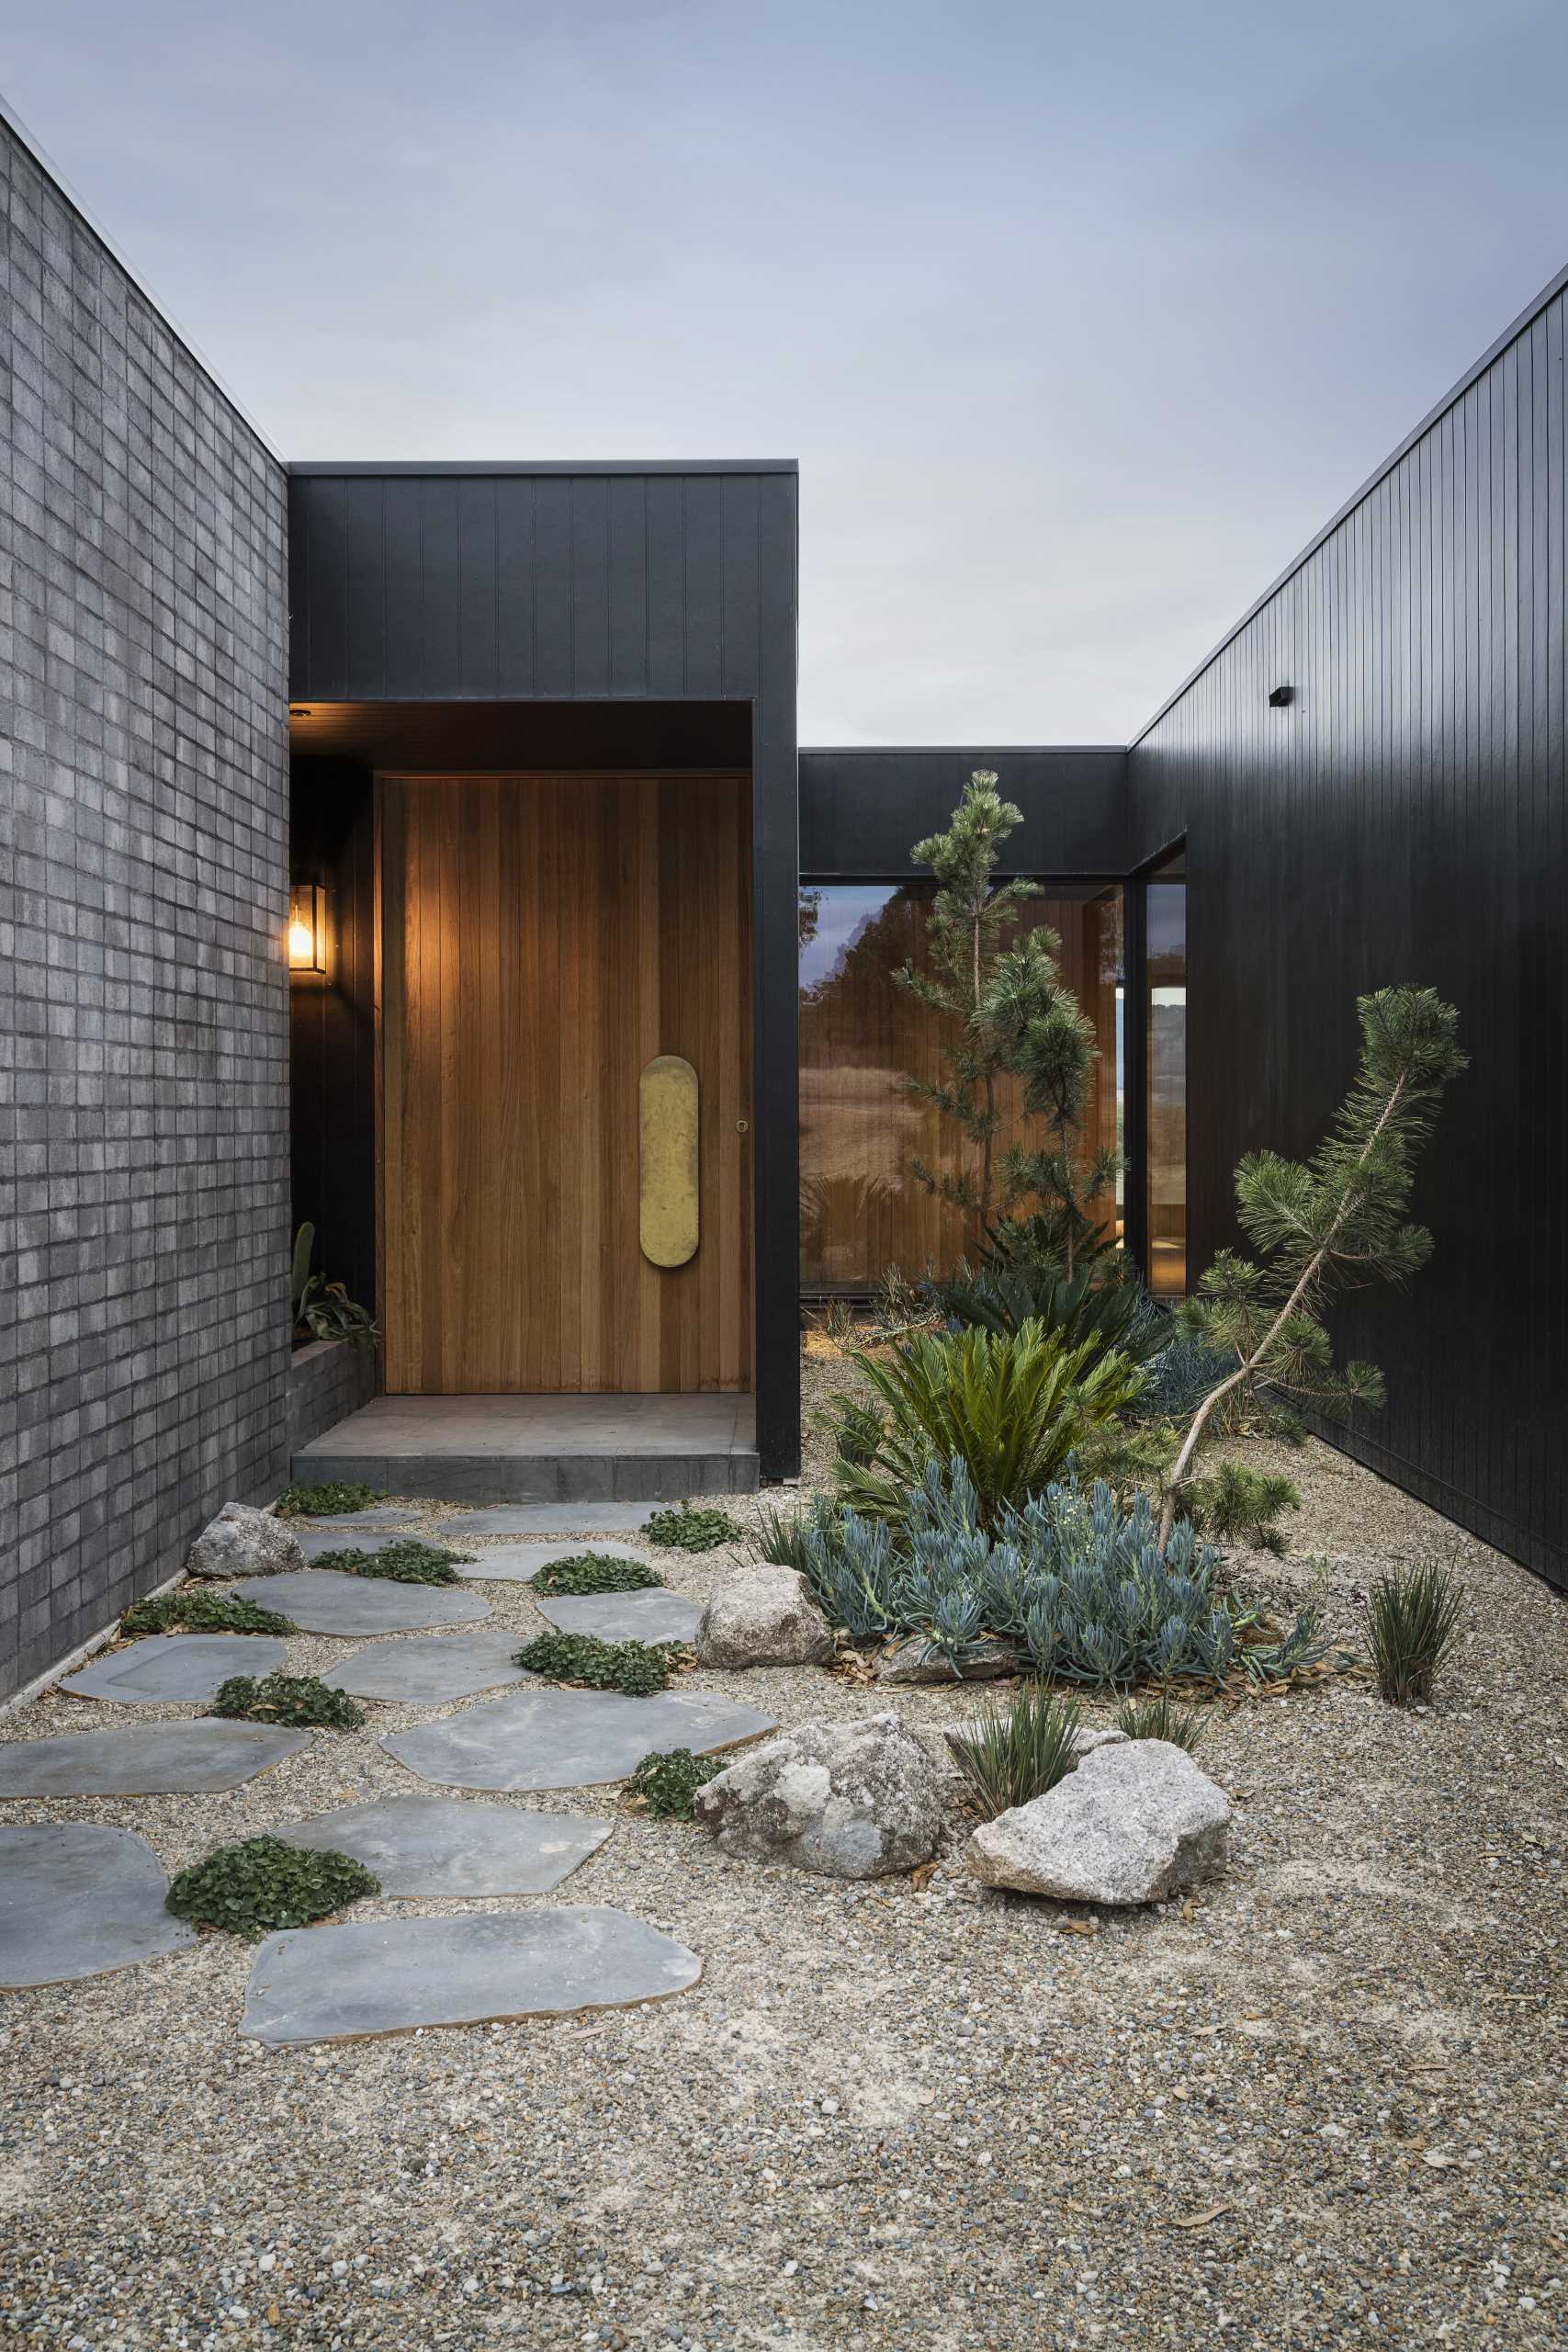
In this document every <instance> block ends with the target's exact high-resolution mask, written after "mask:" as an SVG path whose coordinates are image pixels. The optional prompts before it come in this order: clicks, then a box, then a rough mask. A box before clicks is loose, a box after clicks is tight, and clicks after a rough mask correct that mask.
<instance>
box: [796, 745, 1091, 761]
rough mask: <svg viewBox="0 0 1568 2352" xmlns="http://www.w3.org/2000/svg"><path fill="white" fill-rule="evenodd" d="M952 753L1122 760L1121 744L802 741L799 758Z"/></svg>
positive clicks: (940, 756) (939, 756)
mask: <svg viewBox="0 0 1568 2352" xmlns="http://www.w3.org/2000/svg"><path fill="white" fill-rule="evenodd" d="M950 752H985V753H986V754H987V757H991V756H993V755H994V756H995V757H996V758H997V759H998V760H1021V759H1038V758H1039V757H1040V756H1041V754H1042V753H1043V752H1047V753H1052V754H1055V753H1057V752H1075V753H1077V752H1094V753H1095V754H1096V755H1097V756H1099V757H1100V758H1105V759H1118V760H1120V759H1123V758H1125V756H1126V752H1127V746H1126V744H1125V743H802V745H801V746H800V751H799V757H800V758H801V759H803V760H807V759H833V760H846V759H852V758H854V757H856V756H857V755H859V754H864V755H865V756H867V757H869V758H872V759H926V758H936V759H945V758H946V757H947V756H948V754H949V753H950Z"/></svg>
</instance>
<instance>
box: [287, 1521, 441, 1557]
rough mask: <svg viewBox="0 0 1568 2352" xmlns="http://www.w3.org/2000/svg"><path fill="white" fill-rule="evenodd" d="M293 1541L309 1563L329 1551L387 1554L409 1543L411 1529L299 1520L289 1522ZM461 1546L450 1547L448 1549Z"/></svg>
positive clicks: (346, 1522)
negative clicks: (308, 1523)
mask: <svg viewBox="0 0 1568 2352" xmlns="http://www.w3.org/2000/svg"><path fill="white" fill-rule="evenodd" d="M289 1526H290V1528H291V1529H292V1531H293V1534H294V1541H295V1542H296V1543H297V1544H299V1549H300V1550H301V1552H303V1553H304V1555H305V1557H306V1558H307V1559H308V1560H319V1559H321V1556H322V1555H323V1554H324V1553H328V1552H384V1551H385V1550H386V1549H387V1546H388V1545H389V1544H406V1543H407V1542H408V1540H409V1537H410V1535H411V1534H412V1532H413V1531H412V1529H411V1528H408V1527H400V1528H389V1529H388V1530H387V1531H386V1532H381V1531H380V1530H378V1529H372V1528H367V1527H355V1526H354V1525H352V1524H351V1523H350V1521H347V1520H345V1519H339V1520H334V1521H333V1524H332V1525H331V1526H330V1527H301V1526H300V1524H299V1521H298V1520H290V1521H289ZM458 1548H459V1547H458V1546H457V1544H448V1545H447V1546H446V1549H447V1550H448V1551H451V1552H455V1551H457V1549H458Z"/></svg>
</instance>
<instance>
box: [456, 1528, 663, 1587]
mask: <svg viewBox="0 0 1568 2352" xmlns="http://www.w3.org/2000/svg"><path fill="white" fill-rule="evenodd" d="M463 1548H464V1547H463V1546H462V1545H461V1544H453V1546H452V1549H453V1550H454V1551H460V1550H462V1549H463ZM584 1552H605V1553H608V1555H609V1556H610V1558H611V1559H612V1560H640V1559H641V1557H642V1555H641V1553H640V1552H634V1551H633V1549H632V1547H631V1545H630V1544H585V1543H584V1542H583V1541H582V1539H581V1536H579V1537H578V1538H577V1540H576V1541H575V1542H574V1543H570V1544H495V1545H493V1546H492V1548H491V1550H490V1551H488V1552H486V1551H482V1550H478V1551H476V1552H475V1553H474V1564H473V1566H472V1567H468V1568H465V1569H464V1570H463V1575H464V1577H465V1579H466V1580H467V1581H468V1583H470V1584H495V1583H504V1584H531V1583H532V1582H533V1580H534V1578H535V1577H536V1576H537V1575H538V1573H539V1570H540V1569H541V1568H547V1567H548V1566H549V1565H550V1563H551V1561H552V1560H575V1559H577V1558H578V1557H579V1556H580V1555H581V1554H582V1553H584Z"/></svg>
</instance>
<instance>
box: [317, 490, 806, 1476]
mask: <svg viewBox="0 0 1568 2352" xmlns="http://www.w3.org/2000/svg"><path fill="white" fill-rule="evenodd" d="M796 492H797V482H796V477H795V467H794V466H793V464H772V463H769V464H748V463H744V462H739V461H737V462H736V463H734V464H720V465H713V466H681V465H671V464H666V465H649V466H630V465H628V466H613V465H587V466H581V467H571V466H562V465H557V466H543V465H541V466H502V465H497V466H485V465H471V466H457V467H449V468H441V467H409V466H379V467H378V466H299V467H294V468H292V469H290V532H291V537H290V583H291V599H290V601H291V613H292V647H291V662H290V673H289V674H290V695H291V698H292V699H293V700H295V701H297V702H300V703H318V702H319V703H333V704H336V703H393V702H418V703H426V704H428V703H440V702H450V703H452V704H454V705H465V706H469V705H473V704H475V703H486V702H489V703H497V704H499V703H511V704H518V703H525V702H530V701H538V702H544V703H562V702H568V703H581V704H584V705H587V704H600V705H603V704H604V703H619V702H625V703H627V704H631V705H635V704H637V703H639V702H640V703H648V704H669V703H680V702H685V701H692V702H710V703H711V702H743V703H746V704H748V705H749V706H750V719H751V788H752V844H753V919H754V926H755V929H754V953H755V972H754V1004H753V1109H754V1114H755V1129H756V1151H755V1158H754V1167H755V1201H754V1214H755V1242H754V1248H755V1264H756V1310H757V1326H756V1329H757V1433H758V1448H759V1453H760V1454H761V1469H762V1475H763V1476H764V1477H781V1476H791V1475H793V1474H794V1473H795V1471H796V1470H797V1469H798V1466H799V1458H800V1402H799V1378H798V1322H799V1317H798V1306H797V1299H796V1263H797V1234H798V1222H799V1206H798V1172H797V1169H798V1152H797V1148H796V1134H795V1088H796V1060H797V1050H796V1018H795V942H796V914H795V901H796V891H797V880H798V875H799V863H798V848H799V840H798V819H797V792H796V772H795V661H796V650H795V646H796V532H797V496H796Z"/></svg>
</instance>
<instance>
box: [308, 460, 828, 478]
mask: <svg viewBox="0 0 1568 2352" xmlns="http://www.w3.org/2000/svg"><path fill="white" fill-rule="evenodd" d="M799 471H800V460H799V458H647V459H642V460H638V459H637V458H575V459H574V458H535V459H533V460H529V459H526V458H442V459H439V460H435V461H433V462H432V463H430V464H428V465H425V464H422V463H420V461H419V460H418V459H416V458H390V459H389V460H388V461H387V462H386V463H384V464H376V463H375V462H373V461H371V460H369V459H365V458H346V459H344V461H343V462H342V463H341V464H339V463H334V462H333V460H332V459H331V458H299V459H297V460H294V459H291V460H290V461H289V462H288V472H289V473H290V474H299V475H302V476H306V477H312V476H316V477H319V476H321V475H326V476H329V477H331V476H333V475H355V476H369V475H382V476H401V477H406V476H418V475H431V476H435V477H439V476H443V475H449V474H455V475H469V476H476V477H479V478H484V477H490V478H493V477H495V476H496V475H498V474H505V475H512V474H524V475H526V474H798V473H799Z"/></svg>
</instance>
